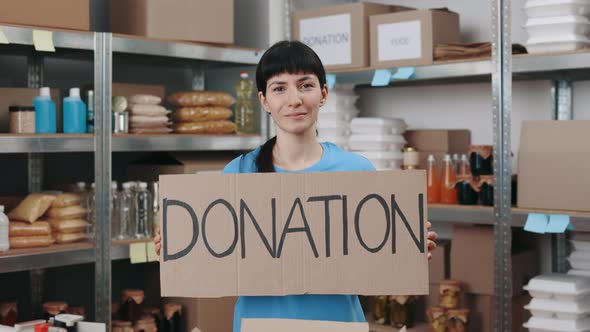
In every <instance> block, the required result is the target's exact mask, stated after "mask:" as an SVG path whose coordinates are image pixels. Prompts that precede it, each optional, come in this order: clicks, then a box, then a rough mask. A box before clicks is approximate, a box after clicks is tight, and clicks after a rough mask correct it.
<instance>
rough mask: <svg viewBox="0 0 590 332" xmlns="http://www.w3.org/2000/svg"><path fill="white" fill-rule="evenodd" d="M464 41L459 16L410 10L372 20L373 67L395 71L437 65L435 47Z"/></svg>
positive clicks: (441, 12) (445, 11) (450, 13)
mask: <svg viewBox="0 0 590 332" xmlns="http://www.w3.org/2000/svg"><path fill="white" fill-rule="evenodd" d="M460 41H461V33H460V29H459V14H457V13H455V12H451V11H447V10H431V9H424V10H411V11H404V12H399V13H391V14H384V15H375V16H371V18H370V47H371V66H372V67H377V68H392V67H405V66H418V65H430V64H432V63H434V47H435V46H436V45H438V44H445V43H457V42H460Z"/></svg>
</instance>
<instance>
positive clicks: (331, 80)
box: [326, 74, 336, 90]
mask: <svg viewBox="0 0 590 332" xmlns="http://www.w3.org/2000/svg"><path fill="white" fill-rule="evenodd" d="M326 84H328V89H330V90H332V89H334V87H335V86H336V75H335V74H326Z"/></svg>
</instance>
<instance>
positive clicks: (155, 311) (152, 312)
mask: <svg viewBox="0 0 590 332" xmlns="http://www.w3.org/2000/svg"><path fill="white" fill-rule="evenodd" d="M143 315H144V316H149V317H152V318H153V319H154V322H155V324H156V327H157V328H158V331H172V330H167V329H166V328H165V327H164V319H162V312H161V311H160V309H159V308H154V307H151V308H145V309H143Z"/></svg>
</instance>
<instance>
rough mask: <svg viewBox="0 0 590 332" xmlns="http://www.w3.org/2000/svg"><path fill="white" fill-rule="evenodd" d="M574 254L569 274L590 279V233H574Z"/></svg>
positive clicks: (569, 259)
mask: <svg viewBox="0 0 590 332" xmlns="http://www.w3.org/2000/svg"><path fill="white" fill-rule="evenodd" d="M570 244H571V247H572V252H571V254H570V256H569V257H568V261H569V262H570V265H571V267H572V269H571V270H569V271H568V272H567V273H568V274H572V275H578V276H586V277H590V233H581V232H575V233H572V238H571V240H570Z"/></svg>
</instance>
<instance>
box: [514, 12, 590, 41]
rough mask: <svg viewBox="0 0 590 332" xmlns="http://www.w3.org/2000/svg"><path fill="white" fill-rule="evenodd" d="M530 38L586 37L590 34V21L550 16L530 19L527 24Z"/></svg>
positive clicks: (579, 18)
mask: <svg viewBox="0 0 590 332" xmlns="http://www.w3.org/2000/svg"><path fill="white" fill-rule="evenodd" d="M525 29H526V31H527V33H528V35H529V38H552V39H560V38H561V37H562V36H570V35H580V36H585V35H587V34H588V32H590V20H588V18H586V17H584V16H577V15H568V16H550V17H538V18H529V19H528V20H527V22H526V24H525Z"/></svg>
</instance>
